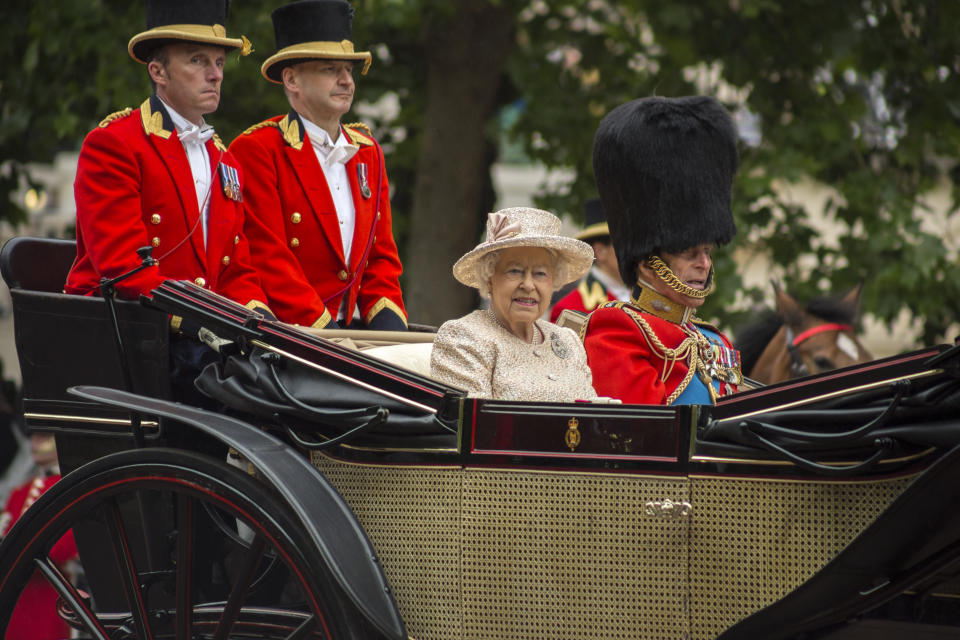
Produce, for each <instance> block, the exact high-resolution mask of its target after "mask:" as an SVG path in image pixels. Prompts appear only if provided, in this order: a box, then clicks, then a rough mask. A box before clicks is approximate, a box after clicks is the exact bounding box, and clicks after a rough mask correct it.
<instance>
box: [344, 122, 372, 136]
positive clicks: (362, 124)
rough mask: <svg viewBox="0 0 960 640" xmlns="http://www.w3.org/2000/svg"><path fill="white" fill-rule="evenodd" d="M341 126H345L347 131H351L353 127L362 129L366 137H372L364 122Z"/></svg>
mask: <svg viewBox="0 0 960 640" xmlns="http://www.w3.org/2000/svg"><path fill="white" fill-rule="evenodd" d="M343 126H345V127H346V128H348V129H352V128H354V127H356V128H358V129H363V130H364V131H366V132H367V135H368V136H370V137H373V131H370V126H369V125H368V124H367V123H366V122H351V123H350V124H345V125H343Z"/></svg>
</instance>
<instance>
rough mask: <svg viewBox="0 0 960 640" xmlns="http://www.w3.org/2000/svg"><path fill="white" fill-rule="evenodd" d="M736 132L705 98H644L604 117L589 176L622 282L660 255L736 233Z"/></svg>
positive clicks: (721, 110)
mask: <svg viewBox="0 0 960 640" xmlns="http://www.w3.org/2000/svg"><path fill="white" fill-rule="evenodd" d="M736 137H737V135H736V128H735V127H734V124H733V120H732V119H731V118H730V114H728V113H727V111H726V109H724V108H723V107H722V106H721V105H720V103H719V102H717V101H716V100H715V99H714V98H711V97H708V96H688V97H684V98H660V97H652V98H642V99H640V100H633V101H632V102H628V103H626V104H623V105H620V106H619V107H617V108H615V109H614V110H613V111H611V112H610V113H608V114H607V115H606V116H604V118H603V120H602V121H601V122H600V126H599V127H598V128H597V134H596V136H595V137H594V141H593V173H594V176H595V177H596V181H597V188H598V189H599V190H600V199H601V200H602V201H603V208H604V209H605V210H606V213H607V221H608V223H609V226H610V237H611V239H612V240H613V247H614V250H615V251H616V253H617V259H618V260H619V262H620V275H621V277H622V278H623V281H624V282H636V279H637V265H638V264H639V263H640V262H641V261H642V260H645V259H646V258H648V257H649V256H651V255H655V254H656V253H657V252H658V251H667V252H670V253H677V252H680V251H683V250H685V249H688V248H690V247H694V246H697V245H700V244H708V243H709V244H726V243H727V242H729V241H730V240H731V239H732V238H733V236H734V235H735V234H736V232H737V228H736V225H735V224H734V222H733V212H732V211H731V210H730V189H731V185H732V182H733V175H734V173H735V172H736V170H737V162H738V158H737V143H736Z"/></svg>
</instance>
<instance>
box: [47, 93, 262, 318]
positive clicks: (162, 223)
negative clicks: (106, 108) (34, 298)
mask: <svg viewBox="0 0 960 640" xmlns="http://www.w3.org/2000/svg"><path fill="white" fill-rule="evenodd" d="M206 148H207V153H208V155H209V156H210V169H211V178H210V180H211V182H210V184H211V186H210V196H209V197H210V209H209V216H208V221H207V225H208V231H207V240H206V246H204V237H203V228H202V225H201V223H200V209H199V207H198V205H197V195H196V190H195V189H194V186H193V175H192V173H191V172H190V164H189V162H188V160H187V154H186V151H184V149H183V144H182V143H181V142H180V139H179V138H178V136H177V132H176V128H175V127H174V126H173V122H172V120H171V119H170V116H169V114H168V113H167V111H166V109H165V108H164V107H163V104H162V103H161V102H160V100H159V99H158V98H157V97H156V96H152V97H150V98H149V99H147V100H145V101H144V103H143V104H142V105H140V109H138V110H136V111H132V110H130V109H126V110H124V111H122V112H119V113H117V114H114V115H112V116H109V117H107V118H106V119H104V120H103V122H101V123H100V126H98V127H97V128H96V129H94V130H93V131H91V132H90V133H89V134H88V135H87V137H86V139H85V140H84V142H83V148H82V149H81V150H80V160H79V163H78V165H77V178H76V182H75V184H74V193H75V197H76V201H77V259H76V261H75V262H74V263H73V267H72V268H71V269H70V273H69V275H68V276H67V282H66V286H65V287H64V290H65V291H66V292H67V293H75V294H81V295H91V294H95V293H98V291H99V289H98V286H99V283H100V278H101V277H107V278H113V277H115V276H118V275H120V274H122V273H126V272H127V271H129V270H131V269H133V268H134V267H136V266H138V265H139V264H140V259H139V257H138V256H137V253H136V250H137V249H138V248H140V247H144V246H147V245H151V246H153V247H154V249H153V257H154V258H158V259H159V264H158V265H157V266H155V267H148V268H146V269H144V270H142V271H140V272H138V273H136V274H135V275H133V276H131V277H129V278H127V279H125V280H123V281H121V282H119V283H117V285H116V288H117V293H118V295H119V296H120V297H122V298H136V297H138V296H139V295H140V294H149V292H150V290H151V289H154V288H156V287H157V286H158V285H159V284H160V283H162V282H163V281H164V280H166V279H175V280H190V281H192V282H195V283H197V284H199V285H200V286H206V287H208V288H209V289H211V290H212V291H215V292H217V293H219V294H221V295H224V296H226V297H228V298H230V299H232V300H234V301H235V302H238V303H240V304H242V305H246V306H248V307H251V308H254V307H266V302H265V300H266V296H265V295H264V293H263V290H262V289H261V288H260V281H259V278H258V277H257V273H256V272H255V271H254V270H253V267H251V266H250V254H249V248H248V246H247V242H246V239H245V236H244V234H243V205H242V203H241V202H240V199H241V196H240V194H239V189H240V177H241V176H240V173H239V165H238V164H237V162H236V160H235V159H234V158H233V156H231V155H230V153H229V152H228V151H227V150H226V149H225V148H224V146H223V144H222V143H221V142H220V140H219V139H218V138H217V137H216V136H214V137H213V139H211V140H209V141H207V143H206ZM233 194H235V195H233ZM231 195H233V197H230V196H231Z"/></svg>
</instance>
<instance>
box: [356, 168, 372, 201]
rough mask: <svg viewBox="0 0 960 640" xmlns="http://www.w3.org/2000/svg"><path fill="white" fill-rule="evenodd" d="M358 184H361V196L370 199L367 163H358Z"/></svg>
mask: <svg viewBox="0 0 960 640" xmlns="http://www.w3.org/2000/svg"><path fill="white" fill-rule="evenodd" d="M357 182H359V183H360V195H362V196H363V197H364V198H369V197H370V195H371V194H370V181H369V180H368V178H367V163H365V162H360V163H357Z"/></svg>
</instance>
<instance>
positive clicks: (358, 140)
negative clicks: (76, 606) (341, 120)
mask: <svg viewBox="0 0 960 640" xmlns="http://www.w3.org/2000/svg"><path fill="white" fill-rule="evenodd" d="M343 128H344V129H346V130H347V135H349V136H350V140H351V141H352V142H353V143H354V144H363V145H368V146H369V145H372V144H373V133H371V132H370V127H368V126H367V125H365V124H364V123H362V122H351V123H350V124H345V125H343ZM356 129H362V130H364V131H366V132H367V134H366V135H364V134H362V133H360V132H359V131H357V130H356Z"/></svg>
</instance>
